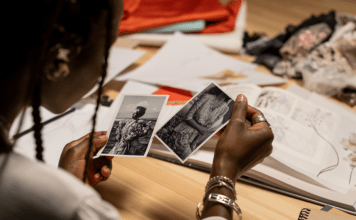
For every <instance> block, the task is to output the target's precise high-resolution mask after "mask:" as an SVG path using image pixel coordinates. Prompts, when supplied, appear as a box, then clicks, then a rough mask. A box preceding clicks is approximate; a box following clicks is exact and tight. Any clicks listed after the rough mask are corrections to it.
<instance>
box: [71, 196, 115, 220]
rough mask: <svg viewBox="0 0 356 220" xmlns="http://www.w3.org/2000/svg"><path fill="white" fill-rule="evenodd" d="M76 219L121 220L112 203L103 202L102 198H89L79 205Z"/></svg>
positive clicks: (74, 217)
mask: <svg viewBox="0 0 356 220" xmlns="http://www.w3.org/2000/svg"><path fill="white" fill-rule="evenodd" d="M74 219H81V220H120V219H121V218H120V215H119V213H118V212H117V210H116V208H115V207H114V206H112V205H111V204H110V203H108V202H105V201H103V200H102V199H101V198H100V197H97V196H93V197H87V198H85V199H84V200H83V202H82V203H81V204H80V205H79V207H78V209H77V212H76V213H75V215H74V216H73V220H74Z"/></svg>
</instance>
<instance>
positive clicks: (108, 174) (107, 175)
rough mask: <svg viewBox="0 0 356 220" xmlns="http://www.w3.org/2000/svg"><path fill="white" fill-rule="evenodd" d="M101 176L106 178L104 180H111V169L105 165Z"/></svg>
mask: <svg viewBox="0 0 356 220" xmlns="http://www.w3.org/2000/svg"><path fill="white" fill-rule="evenodd" d="M100 173H101V175H102V176H103V177H104V178H106V179H107V178H109V176H110V175H111V169H109V167H108V166H106V165H104V166H103V167H102V168H101V172H100Z"/></svg>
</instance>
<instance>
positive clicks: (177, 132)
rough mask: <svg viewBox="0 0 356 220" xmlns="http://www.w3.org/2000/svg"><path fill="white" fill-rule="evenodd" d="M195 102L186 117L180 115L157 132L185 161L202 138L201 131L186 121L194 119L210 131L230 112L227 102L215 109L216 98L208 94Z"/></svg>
mask: <svg viewBox="0 0 356 220" xmlns="http://www.w3.org/2000/svg"><path fill="white" fill-rule="evenodd" d="M193 101H194V104H193V105H192V106H191V107H190V109H189V111H188V112H187V114H186V115H185V117H182V116H181V115H179V113H178V115H176V116H174V117H173V118H172V119H171V120H170V121H169V122H168V123H167V124H166V126H164V127H163V128H162V129H160V131H159V132H157V135H158V136H159V137H160V138H161V139H162V141H164V142H165V143H166V144H167V145H168V146H169V147H170V148H171V149H172V150H173V151H174V152H175V153H177V154H178V155H179V156H180V157H181V158H183V159H184V158H186V157H187V156H188V155H189V154H190V153H191V152H192V151H194V150H195V148H196V144H197V141H198V140H199V137H200V136H201V134H200V133H199V131H197V130H196V129H195V128H192V127H191V126H189V124H187V122H185V120H190V119H194V120H195V121H196V122H197V123H198V124H200V125H202V126H204V127H206V128H208V129H209V128H211V127H212V125H213V124H214V123H215V122H216V121H218V120H220V119H221V118H222V117H224V115H225V114H226V113H227V112H228V110H229V107H228V105H227V103H225V102H223V103H222V104H221V105H219V106H217V107H215V108H213V106H214V103H215V101H216V96H215V95H211V94H208V93H205V94H203V95H202V96H201V97H199V99H195V100H193Z"/></svg>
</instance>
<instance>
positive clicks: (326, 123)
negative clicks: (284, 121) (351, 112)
mask: <svg viewBox="0 0 356 220" xmlns="http://www.w3.org/2000/svg"><path fill="white" fill-rule="evenodd" d="M291 118H292V119H293V120H295V121H297V122H299V123H301V124H304V125H306V126H308V127H310V128H313V129H314V127H315V129H317V131H318V132H319V133H320V134H323V135H326V136H329V137H330V136H331V135H332V134H333V132H334V129H335V128H336V124H337V118H336V117H335V114H333V113H332V112H330V111H327V110H323V109H321V108H319V107H317V106H314V105H312V104H310V103H307V102H302V101H299V102H298V104H297V107H296V108H295V109H294V111H293V113H292V116H291Z"/></svg>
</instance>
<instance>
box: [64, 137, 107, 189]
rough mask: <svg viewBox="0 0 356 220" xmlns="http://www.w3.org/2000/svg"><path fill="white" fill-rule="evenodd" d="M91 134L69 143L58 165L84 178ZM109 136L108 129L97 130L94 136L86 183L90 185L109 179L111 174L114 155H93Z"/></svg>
mask: <svg viewBox="0 0 356 220" xmlns="http://www.w3.org/2000/svg"><path fill="white" fill-rule="evenodd" d="M89 139H90V134H87V135H85V136H84V137H82V138H80V139H78V140H76V141H72V142H70V143H68V144H67V145H66V146H65V147H64V149H63V151H62V155H61V158H60V159H59V164H58V167H61V168H62V169H64V170H66V171H68V172H70V173H72V174H73V175H75V176H76V177H78V178H79V179H80V180H82V179H83V173H84V169H85V155H86V153H87V152H88V145H89ZM107 141H108V137H107V136H106V131H101V132H95V133H94V137H93V145H92V150H91V152H90V154H89V164H88V173H87V178H86V183H87V184H88V185H90V186H96V184H98V183H100V182H103V181H105V180H107V179H108V178H109V176H110V174H111V169H112V164H111V160H112V158H113V157H99V158H97V159H93V156H94V155H95V154H96V153H97V152H98V151H99V150H100V149H101V148H102V147H103V146H104V145H105V144H106V142H107Z"/></svg>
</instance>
